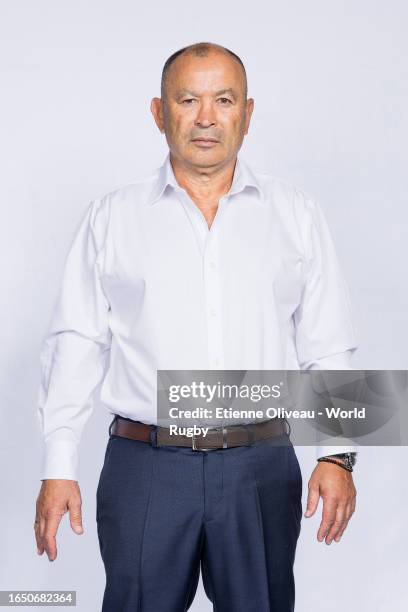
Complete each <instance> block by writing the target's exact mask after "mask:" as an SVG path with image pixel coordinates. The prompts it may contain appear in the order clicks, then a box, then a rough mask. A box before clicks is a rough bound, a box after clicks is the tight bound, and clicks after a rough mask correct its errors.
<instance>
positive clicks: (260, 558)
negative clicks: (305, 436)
mask: <svg viewBox="0 0 408 612" xmlns="http://www.w3.org/2000/svg"><path fill="white" fill-rule="evenodd" d="M253 108H254V101H253V99H252V98H249V99H248V97H247V79H246V72H245V68H244V66H243V64H242V61H241V60H240V58H239V57H238V56H237V55H236V54H234V53H233V52H232V51H230V50H228V49H226V48H224V47H221V46H219V45H215V44H210V43H198V44H194V45H191V46H189V47H186V48H184V49H181V50H180V51H177V52H176V53H174V54H173V55H172V56H171V57H170V58H169V59H168V60H167V61H166V63H165V66H164V69H163V74H162V87H161V98H154V99H153V100H152V103H151V111H152V114H153V116H154V119H155V122H156V124H157V126H158V128H159V130H160V131H161V132H162V133H163V134H165V137H166V139H167V143H168V147H169V154H168V156H167V157H166V160H165V161H164V164H163V165H162V166H161V167H160V168H159V169H158V171H157V172H155V173H153V174H152V175H151V176H148V177H146V178H145V179H143V180H140V181H139V182H137V183H133V184H130V185H127V186H125V187H123V188H121V189H118V190H116V191H114V192H112V193H109V194H107V195H106V196H104V197H102V198H99V199H96V200H94V201H92V202H91V203H90V205H89V207H88V209H87V211H86V213H85V215H84V218H83V220H82V222H81V225H80V227H79V229H78V231H77V233H76V236H75V239H74V241H73V243H72V245H71V248H70V251H69V254H68V258H67V261H66V265H65V270H64V276H63V282H62V287H61V291H60V294H59V299H58V303H57V305H56V307H55V310H54V316H53V319H52V322H51V326H50V329H49V332H48V334H47V337H46V338H45V341H44V346H43V350H42V355H41V359H42V364H43V370H42V381H41V387H40V393H39V408H38V415H39V418H40V422H41V425H42V428H43V433H44V437H45V442H46V453H45V461H44V467H43V471H42V480H43V483H42V487H41V491H40V494H39V496H38V499H37V512H36V521H35V533H36V539H37V546H38V552H39V554H42V553H43V552H44V551H46V553H47V555H48V557H49V559H50V560H54V559H55V558H56V555H57V547H56V534H57V530H58V525H59V522H60V520H61V517H62V516H63V514H64V513H65V512H69V515H70V521H71V526H72V528H73V529H74V531H75V532H76V533H82V532H83V528H82V520H81V495H80V490H79V486H78V443H79V439H80V437H81V433H82V430H83V428H84V426H85V423H86V421H87V420H88V418H89V416H90V412H91V410H92V403H91V402H90V398H91V395H92V393H93V391H94V389H95V388H96V387H97V385H98V383H99V382H100V381H101V380H103V385H102V387H101V400H102V402H103V403H104V404H105V405H106V406H107V408H108V410H109V412H110V413H111V414H112V415H114V420H113V421H112V423H111V427H110V429H109V434H110V435H109V441H108V445H107V449H106V454H105V459H104V465H103V468H102V471H101V474H100V479H99V483H98V490H97V526H98V536H99V543H100V550H101V555H102V558H103V562H104V565H105V570H106V588H105V592H104V597H103V612H119V611H121V612H131V611H132V612H135V611H136V610H138V611H141V612H182V611H185V610H187V609H188V608H189V607H190V605H191V603H192V601H193V599H194V595H195V592H196V588H197V582H198V577H199V571H200V566H201V569H202V575H203V582H204V586H205V590H206V593H207V595H208V597H209V599H210V600H211V601H212V603H213V608H214V610H217V611H218V612H251V611H253V612H267V611H273V612H289V611H291V610H293V609H294V601H295V587H294V575H293V564H294V559H295V550H296V544H297V540H298V536H299V532H300V526H301V518H302V506H301V496H302V475H301V471H300V468H299V463H298V460H297V457H296V454H295V452H294V448H293V445H292V443H291V442H290V440H289V437H288V434H287V432H286V430H285V429H284V426H283V424H282V422H281V421H279V420H277V419H273V420H270V421H264V422H261V423H254V424H253V425H252V426H251V427H243V426H239V425H234V426H231V427H227V428H226V429H225V430H224V431H223V432H222V434H220V432H219V431H218V430H217V429H214V430H213V431H211V432H210V434H209V438H208V439H206V440H204V441H203V440H202V439H200V436H198V437H197V436H196V437H194V438H193V439H192V438H188V437H186V436H185V435H183V434H181V433H180V434H178V435H173V436H170V435H169V432H168V431H166V428H165V427H160V426H159V425H158V419H157V384H156V373H157V370H158V369H168V370H170V369H171V370H195V369H197V370H214V369H215V370H216V369H221V368H222V369H225V370H246V369H252V370H257V369H258V370H263V369H267V370H282V369H309V368H312V369H313V368H331V369H345V368H346V369H347V368H350V367H351V366H350V355H351V354H352V352H353V351H354V350H355V349H356V340H355V335H354V329H353V325H352V322H351V314H350V303H349V296H348V289H347V286H346V284H345V282H344V280H343V277H342V274H341V271H340V268H339V264H338V260H337V258H336V254H335V251H334V247H333V243H332V240H331V235H330V232H329V229H328V227H327V224H326V222H325V219H324V216H323V213H322V210H321V208H320V206H319V204H318V203H317V202H316V201H315V200H314V199H313V198H311V197H309V196H307V195H306V194H305V193H304V192H302V191H301V190H299V189H296V188H294V187H291V186H290V185H288V184H286V183H284V182H282V181H280V180H278V179H276V178H274V177H273V176H271V175H269V174H268V173H261V172H258V171H255V170H253V169H251V168H250V167H249V165H248V164H247V163H246V162H244V161H243V160H242V159H241V157H238V156H237V154H238V151H239V149H240V147H241V145H242V142H243V139H244V136H245V135H246V134H247V132H248V129H249V124H250V120H251V115H252V111H253ZM107 355H109V357H110V359H109V367H108V368H107V372H106V375H105V376H104V373H105V368H104V365H105V364H104V360H105V358H106V356H107ZM206 447H207V449H206V450H204V449H205V448H206ZM339 450H341V451H343V452H344V453H345V454H344V455H343V454H339V452H338V451H339ZM336 451H337V452H336ZM352 451H354V448H352V447H344V448H341V449H339V448H337V447H333V448H331V449H328V448H318V451H317V455H318V458H321V457H322V456H327V455H337V457H335V458H332V460H331V462H330V461H329V462H327V461H320V462H319V463H318V464H317V465H316V467H315V469H314V471H313V473H312V475H311V477H310V479H309V483H308V486H309V492H308V493H309V495H308V504H307V511H306V514H305V516H312V515H313V514H314V512H315V510H316V508H317V505H318V502H319V498H320V496H321V497H322V498H323V502H324V503H323V516H322V520H321V524H320V526H319V530H318V534H317V537H318V540H319V541H320V542H321V541H323V540H324V539H325V541H326V543H327V544H330V543H331V542H332V541H333V540H335V541H336V542H339V541H340V538H341V536H342V534H343V532H344V530H345V528H346V526H347V523H348V521H349V519H350V517H351V515H352V514H353V512H354V509H355V497H356V490H355V487H354V484H353V480H352V475H351V471H352V467H350V465H352V463H353V461H352ZM347 462H348V464H347Z"/></svg>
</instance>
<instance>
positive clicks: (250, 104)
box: [244, 98, 255, 134]
mask: <svg viewBox="0 0 408 612" xmlns="http://www.w3.org/2000/svg"><path fill="white" fill-rule="evenodd" d="M254 104H255V102H254V99H253V98H248V100H247V101H246V109H245V130H244V134H248V130H249V124H250V122H251V117H252V112H253V110H254Z"/></svg>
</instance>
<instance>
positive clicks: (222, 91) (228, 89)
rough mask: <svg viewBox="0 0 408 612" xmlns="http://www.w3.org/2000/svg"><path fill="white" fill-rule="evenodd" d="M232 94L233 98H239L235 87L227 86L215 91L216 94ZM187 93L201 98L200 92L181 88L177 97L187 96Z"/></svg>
mask: <svg viewBox="0 0 408 612" xmlns="http://www.w3.org/2000/svg"><path fill="white" fill-rule="evenodd" d="M226 93H228V94H230V95H231V96H232V97H233V98H235V99H236V98H237V94H236V92H235V90H234V89H232V88H231V87H229V88H227V89H220V90H219V91H216V92H215V95H216V96H221V95H223V94H226ZM186 95H191V96H194V98H199V97H200V95H199V94H198V93H195V92H194V91H190V90H189V89H181V90H180V91H178V92H177V98H181V97H182V96H186Z"/></svg>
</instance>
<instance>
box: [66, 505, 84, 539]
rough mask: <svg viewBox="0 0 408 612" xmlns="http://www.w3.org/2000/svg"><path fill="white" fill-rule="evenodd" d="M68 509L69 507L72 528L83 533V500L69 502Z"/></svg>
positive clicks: (78, 532)
mask: <svg viewBox="0 0 408 612" xmlns="http://www.w3.org/2000/svg"><path fill="white" fill-rule="evenodd" d="M68 509H69V520H70V523H71V527H72V529H73V530H74V531H75V533H77V534H81V533H83V532H84V528H83V526H82V512H81V502H80V501H72V502H69V503H68Z"/></svg>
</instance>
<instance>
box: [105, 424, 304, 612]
mask: <svg viewBox="0 0 408 612" xmlns="http://www.w3.org/2000/svg"><path fill="white" fill-rule="evenodd" d="M152 439H153V443H155V433H153V435H152ZM96 498H97V512H96V520H97V530H98V538H99V545H100V551H101V556H102V560H103V563H104V566H105V572H106V586H105V591H104V595H103V603H102V612H185V611H186V610H188V609H189V607H190V606H191V604H192V601H193V599H194V596H195V593H196V589H197V584H198V580H199V575H200V567H201V572H202V579H203V585H204V588H205V592H206V594H207V596H208V598H209V599H210V600H211V602H212V608H213V610H214V611H215V612H293V610H294V605H295V584H294V574H293V565H294V560H295V550H296V544H297V540H298V537H299V533H300V526H301V519H302V503H301V498H302V475H301V471H300V467H299V462H298V459H297V456H296V454H295V451H294V448H293V445H292V443H291V441H290V438H289V437H288V435H287V434H283V435H281V436H279V437H276V438H271V439H269V440H265V441H258V442H255V443H253V444H252V445H249V446H241V447H236V448H228V449H219V450H218V449H217V450H211V451H195V450H193V449H190V448H183V447H174V446H173V447H170V446H166V447H164V446H155V445H150V444H148V443H146V442H141V441H135V440H130V439H128V438H123V437H119V436H115V435H110V436H109V441H108V443H107V448H106V453H105V459H104V465H103V468H102V471H101V474H100V478H99V483H98V488H97V493H96Z"/></svg>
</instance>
